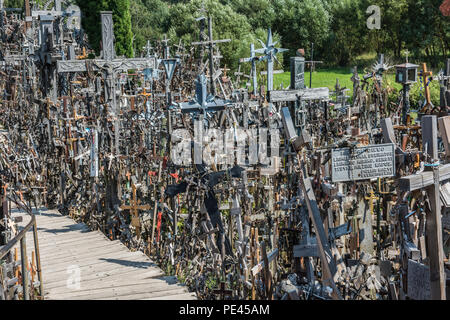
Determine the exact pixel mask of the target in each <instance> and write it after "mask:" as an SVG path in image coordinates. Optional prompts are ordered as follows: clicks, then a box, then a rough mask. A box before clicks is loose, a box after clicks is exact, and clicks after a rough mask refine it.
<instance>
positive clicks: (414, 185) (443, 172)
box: [398, 163, 450, 191]
mask: <svg viewBox="0 0 450 320" xmlns="http://www.w3.org/2000/svg"><path fill="white" fill-rule="evenodd" d="M449 179H450V163H447V164H445V165H443V166H440V167H439V181H440V182H443V181H446V180H449ZM433 182H434V180H433V172H432V171H424V172H421V173H419V174H413V175H410V176H406V177H401V178H400V179H399V180H398V187H399V189H400V190H401V191H414V190H418V189H423V188H426V187H428V186H431V185H432V184H433Z"/></svg>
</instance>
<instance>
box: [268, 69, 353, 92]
mask: <svg viewBox="0 0 450 320" xmlns="http://www.w3.org/2000/svg"><path fill="white" fill-rule="evenodd" d="M351 77H352V73H351V70H350V68H333V69H323V70H320V69H316V71H314V72H313V74H312V87H313V88H319V87H328V88H330V90H334V86H335V85H336V79H339V83H340V85H341V88H342V87H346V88H348V89H352V88H353V83H352V81H351V80H350V78H351ZM309 78H310V74H309V71H306V72H305V85H306V86H307V87H309ZM290 84H291V74H290V72H285V73H280V74H275V75H274V87H275V88H278V87H279V86H280V85H282V86H283V88H287V87H289V86H290Z"/></svg>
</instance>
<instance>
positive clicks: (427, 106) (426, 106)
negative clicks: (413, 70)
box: [421, 63, 434, 112]
mask: <svg viewBox="0 0 450 320" xmlns="http://www.w3.org/2000/svg"><path fill="white" fill-rule="evenodd" d="M432 75H433V72H431V71H428V69H427V64H426V63H422V72H421V76H422V80H423V86H424V88H425V103H424V106H423V108H422V110H421V112H426V111H427V110H430V111H432V110H433V108H434V105H433V103H432V102H431V96H430V87H429V85H428V80H429V77H431V76H432Z"/></svg>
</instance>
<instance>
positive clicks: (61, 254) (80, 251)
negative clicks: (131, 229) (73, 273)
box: [41, 241, 126, 260]
mask: <svg viewBox="0 0 450 320" xmlns="http://www.w3.org/2000/svg"><path fill="white" fill-rule="evenodd" d="M108 246H111V247H117V250H120V249H126V247H125V246H123V245H122V244H120V243H118V242H116V243H114V242H113V241H111V243H104V244H102V245H101V246H98V247H91V248H89V247H83V248H78V247H74V248H70V249H68V250H64V251H55V252H52V253H51V254H50V253H46V254H45V255H41V259H42V260H54V259H58V258H63V257H68V256H74V255H78V254H84V253H87V252H89V251H91V252H99V251H101V250H104V247H108ZM124 247H125V248H124ZM86 248H88V249H89V250H86Z"/></svg>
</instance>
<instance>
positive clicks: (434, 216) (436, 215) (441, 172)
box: [399, 115, 450, 300]
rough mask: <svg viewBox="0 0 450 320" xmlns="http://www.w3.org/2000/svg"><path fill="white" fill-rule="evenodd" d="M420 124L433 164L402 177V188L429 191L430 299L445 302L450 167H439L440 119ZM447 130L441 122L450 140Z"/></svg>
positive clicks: (430, 118)
mask: <svg viewBox="0 0 450 320" xmlns="http://www.w3.org/2000/svg"><path fill="white" fill-rule="evenodd" d="M440 119H441V118H440ZM421 124H422V145H423V147H422V148H423V152H424V154H425V155H426V156H427V158H428V159H429V160H428V161H427V162H428V163H430V164H429V165H428V166H426V170H425V171H423V172H421V173H418V174H413V175H410V176H406V177H402V178H400V179H399V189H400V191H407V192H412V191H414V190H419V189H425V190H427V194H428V197H429V200H430V204H431V211H430V212H429V214H428V215H427V218H426V241H427V246H426V247H427V252H428V256H429V267H430V288H431V299H432V300H445V299H446V291H445V281H446V280H445V279H446V275H445V270H444V250H443V239H442V221H441V206H442V203H441V199H440V185H441V183H443V182H444V181H446V180H448V179H449V177H448V173H447V172H448V168H449V167H450V165H449V164H445V165H439V160H438V159H439V158H438V144H437V142H438V140H437V136H438V129H437V117H436V116H434V115H426V116H423V117H422V120H421ZM447 127H448V125H447V124H445V121H442V122H441V121H440V128H439V129H440V131H441V135H445V136H446V138H445V139H447V138H448V137H447V134H446V133H447V132H448V128H447ZM427 169H429V170H427ZM446 173H447V174H446Z"/></svg>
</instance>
